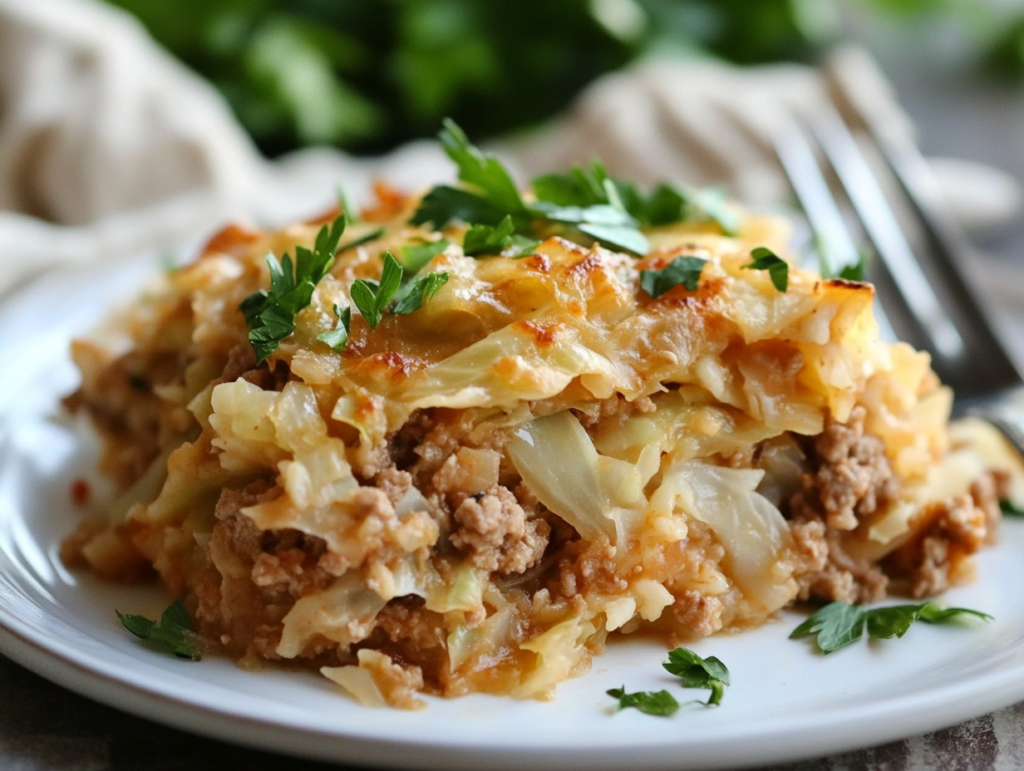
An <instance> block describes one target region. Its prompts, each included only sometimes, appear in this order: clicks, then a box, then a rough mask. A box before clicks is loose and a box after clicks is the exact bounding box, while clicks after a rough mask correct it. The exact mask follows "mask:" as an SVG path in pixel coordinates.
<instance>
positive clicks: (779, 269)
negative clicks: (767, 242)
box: [743, 246, 789, 292]
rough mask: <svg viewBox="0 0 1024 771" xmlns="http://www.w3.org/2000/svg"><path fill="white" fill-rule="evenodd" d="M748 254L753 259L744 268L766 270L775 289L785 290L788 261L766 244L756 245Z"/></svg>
mask: <svg viewBox="0 0 1024 771" xmlns="http://www.w3.org/2000/svg"><path fill="white" fill-rule="evenodd" d="M750 256H751V257H753V258H754V261H753V262H751V263H749V264H747V265H744V266H743V267H744V268H750V269H751V270H767V271H768V277H769V278H771V280H772V284H774V286H775V288H776V289H778V290H779V291H780V292H785V291H786V290H787V289H788V288H789V263H788V262H786V261H785V260H784V259H782V258H781V257H779V255H777V254H776V253H775V252H773V251H772V250H771V249H769V248H768V247H766V246H759V247H757V248H756V249H754V250H753V251H752V252H751V253H750Z"/></svg>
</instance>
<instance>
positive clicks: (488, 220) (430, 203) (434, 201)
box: [409, 185, 508, 228]
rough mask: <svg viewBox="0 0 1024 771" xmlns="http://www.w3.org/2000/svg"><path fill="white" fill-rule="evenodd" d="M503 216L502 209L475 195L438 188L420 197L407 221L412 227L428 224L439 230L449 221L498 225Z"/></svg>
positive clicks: (443, 186) (451, 188)
mask: <svg viewBox="0 0 1024 771" xmlns="http://www.w3.org/2000/svg"><path fill="white" fill-rule="evenodd" d="M506 216H508V214H507V212H505V210H504V209H502V208H501V207H500V206H497V205H495V204H494V203H492V202H491V201H488V200H487V199H486V198H483V197H481V196H479V195H477V194H476V193H471V192H470V191H468V190H460V189H459V188H457V187H449V186H448V185H438V186H437V187H435V188H433V189H432V190H431V191H430V192H429V193H427V194H426V195H425V196H424V197H423V200H422V201H420V205H419V207H418V208H417V209H416V213H415V214H413V215H412V219H411V220H409V222H411V223H412V224H413V225H424V224H426V223H428V222H431V223H433V225H434V227H435V228H442V227H444V226H445V225H447V224H448V223H449V222H451V221H452V220H461V221H462V222H479V223H482V224H484V225H497V224H498V223H500V222H501V221H502V220H503V219H504V218H505V217H506Z"/></svg>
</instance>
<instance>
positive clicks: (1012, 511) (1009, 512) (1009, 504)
mask: <svg viewBox="0 0 1024 771" xmlns="http://www.w3.org/2000/svg"><path fill="white" fill-rule="evenodd" d="M999 510H1000V511H1001V512H1003V516H1004V517H1024V509H1021V508H1019V507H1018V506H1017V505H1016V504H1015V503H1014V502H1013V501H1011V500H1010V499H1009V498H1000V499H999Z"/></svg>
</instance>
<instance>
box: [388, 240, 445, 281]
mask: <svg viewBox="0 0 1024 771" xmlns="http://www.w3.org/2000/svg"><path fill="white" fill-rule="evenodd" d="M449 246H451V242H450V241H448V240H447V239H445V238H440V239H438V240H437V241H428V242H427V243H425V244H406V245H405V246H402V247H400V249H401V253H402V267H403V268H405V270H407V271H408V272H409V273H419V272H420V271H421V270H422V269H423V266H424V265H426V264H427V263H428V262H430V261H431V260H432V259H434V258H435V257H436V256H437V255H439V254H441V252H443V251H444V250H445V249H447V248H448V247H449Z"/></svg>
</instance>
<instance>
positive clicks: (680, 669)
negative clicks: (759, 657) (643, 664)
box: [662, 648, 729, 706]
mask: <svg viewBox="0 0 1024 771" xmlns="http://www.w3.org/2000/svg"><path fill="white" fill-rule="evenodd" d="M662 666H663V667H665V669H666V670H667V671H669V672H671V673H672V674H673V675H676V676H677V677H680V678H682V681H683V687H684V688H710V689H711V696H710V697H709V698H708V700H707V702H706V705H707V706H711V705H716V706H717V705H719V704H721V703H722V694H723V693H724V691H725V686H727V685H729V669H728V668H727V667H726V666H725V664H723V663H722V662H721V661H719V660H718V659H717V658H715V657H714V656H708V657H707V658H706V659H702V658H701V657H700V656H698V655H697V654H696V653H694V652H693V651H691V650H688V649H686V648H676V649H675V650H673V651H669V653H668V661H666V662H665V663H663V664H662Z"/></svg>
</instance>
